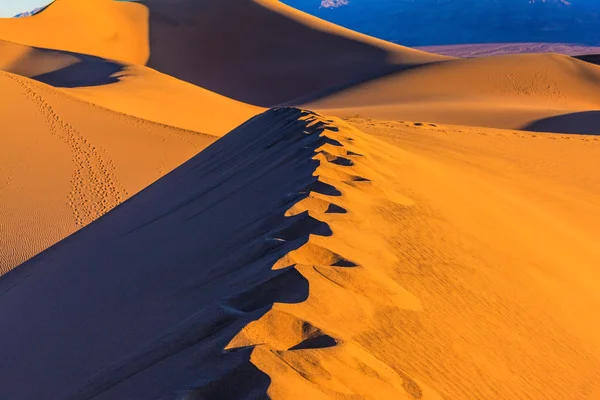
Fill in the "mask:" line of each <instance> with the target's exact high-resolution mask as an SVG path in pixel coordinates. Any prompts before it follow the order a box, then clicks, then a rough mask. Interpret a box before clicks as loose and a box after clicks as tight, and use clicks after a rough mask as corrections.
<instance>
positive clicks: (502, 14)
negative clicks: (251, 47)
mask: <svg viewBox="0 0 600 400" xmlns="http://www.w3.org/2000/svg"><path fill="white" fill-rule="evenodd" d="M284 2H285V3H286V4H289V5H291V6H293V7H295V8H298V9H300V10H302V11H306V12H308V13H310V14H313V15H316V16H318V17H320V18H323V19H326V20H328V21H331V22H334V23H336V24H339V25H342V26H345V27H348V28H350V29H353V30H357V31H359V32H363V33H366V34H368V35H372V36H376V37H379V38H382V39H385V40H389V41H392V42H396V43H401V44H404V45H407V46H427V45H441V44H468V43H519V42H548V43H556V42H562V43H578V44H587V45H599V44H600V0H568V1H567V0H323V1H321V0H284Z"/></svg>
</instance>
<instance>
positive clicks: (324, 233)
mask: <svg viewBox="0 0 600 400" xmlns="http://www.w3.org/2000/svg"><path fill="white" fill-rule="evenodd" d="M350 122H352V123H353V124H355V125H356V126H360V127H361V128H362V129H364V130H367V131H369V132H370V133H371V134H365V133H363V132H362V131H360V130H358V129H356V128H354V127H353V126H351V125H348V124H347V123H345V122H343V121H341V120H339V119H335V118H334V119H328V118H325V117H322V116H320V115H317V114H314V113H312V112H308V111H301V110H297V109H276V110H270V111H268V112H266V113H264V114H261V115H259V116H257V117H254V118H253V119H251V120H249V121H248V122H246V123H245V124H243V125H241V126H240V127H238V128H237V129H235V130H234V131H232V132H231V133H230V134H228V135H226V136H224V137H223V138H221V139H220V140H219V141H217V142H216V143H214V144H213V145H211V146H210V147H208V148H207V149H206V150H204V151H202V152H201V153H200V154H198V155H197V156H196V157H194V158H193V159H191V160H190V161H188V162H187V163H185V164H184V165H182V166H181V167H179V168H178V169H176V170H175V171H173V172H172V173H170V174H168V175H167V176H165V177H164V178H162V179H161V180H159V181H158V182H156V183H155V184H153V185H151V186H149V187H148V188H147V189H145V190H144V191H142V192H141V193H139V194H138V195H136V196H134V197H132V198H131V199H130V200H128V201H127V202H125V203H124V204H122V205H121V206H119V207H117V208H115V209H114V210H112V211H111V212H109V213H108V214H107V215H105V216H104V217H103V218H101V219H99V220H97V221H95V222H94V223H92V224H90V225H89V226H88V227H86V228H85V229H82V230H81V231H79V232H77V233H76V234H74V235H72V236H70V237H69V238H67V239H66V240H64V241H62V242H60V243H58V244H57V245H55V246H53V247H52V248H51V249H49V250H47V251H45V252H43V253H42V254H40V255H38V256H37V257H34V258H32V259H31V260H29V261H28V262H27V263H25V264H23V265H22V266H20V267H19V268H17V269H15V270H14V271H12V272H11V273H9V274H7V275H5V276H4V277H2V278H1V279H0V299H1V302H2V304H3V305H5V304H9V305H10V307H8V306H6V307H0V336H1V337H2V338H3V340H2V341H0V352H1V353H2V357H1V358H0V377H2V378H1V380H2V383H3V389H4V390H7V391H9V392H10V393H11V396H12V397H11V399H15V400H21V399H26V400H29V399H32V398H40V397H43V398H47V399H49V400H54V399H57V400H58V399H61V400H63V399H68V400H71V399H72V400H75V399H77V400H80V399H91V398H94V399H99V400H112V399H122V398H125V399H132V400H136V399H140V400H142V399H144V400H145V399H164V400H170V399H173V400H180V399H217V398H218V399H240V398H244V399H264V398H273V399H289V398H309V399H318V400H320V399H323V400H325V399H330V398H343V397H349V396H354V397H356V398H361V399H406V400H410V399H429V400H440V399H445V398H451V399H455V398H456V399H463V398H465V399H470V398H481V399H487V398H494V397H500V398H503V399H523V398H531V399H538V398H549V399H557V400H558V399H560V400H563V399H569V400H579V399H590V400H592V399H595V398H597V395H598V394H600V386H599V385H598V382H600V379H599V372H598V371H600V369H599V366H600V358H599V355H600V353H599V350H598V348H599V346H598V345H599V344H600V337H598V329H597V321H596V320H595V319H594V318H592V316H593V315H596V314H597V312H598V309H599V307H600V298H599V296H598V293H597V290H596V288H595V286H594V285H595V283H594V282H596V281H597V278H598V271H597V268H596V267H597V265H598V262H599V260H600V250H599V249H598V248H597V246H596V240H595V238H596V237H597V232H598V226H600V225H599V224H598V221H600V214H598V212H597V207H596V204H597V201H596V200H597V199H600V181H599V178H598V175H597V174H595V173H593V171H594V169H593V167H594V166H595V165H597V163H598V161H597V160H598V159H597V157H596V152H595V149H596V147H597V146H598V144H600V142H599V143H596V142H597V141H595V140H591V139H595V138H588V137H577V140H562V139H563V138H562V137H560V136H558V135H545V136H540V137H538V136H537V135H531V136H526V135H527V134H526V133H523V132H506V131H501V130H492V129H488V130H482V129H480V128H477V129H473V130H472V131H469V132H464V131H463V129H467V128H460V129H461V130H458V128H453V127H444V126H432V125H429V124H424V123H397V122H374V121H369V120H360V119H353V120H350ZM453 129H454V130H453ZM448 133H450V134H448ZM377 136H379V138H378V137H377ZM381 139H383V140H381ZM560 141H562V142H563V143H560ZM594 146H596V147H594ZM521 154H527V155H528V157H518V156H519V155H521ZM558 155H560V156H558ZM515 157H518V160H520V162H516V161H515ZM498 171H501V173H499V172H498ZM574 172H576V175H575V176H577V177H578V179H574V178H573V173H574ZM497 210H502V212H501V213H499V212H498V211H497ZM578 213H583V214H578ZM564 265H569V266H571V268H569V269H565V268H564ZM57 294H59V295H57ZM540 359H543V360H544V362H543V363H540V362H539V360H540ZM30 381H35V382H38V383H39V385H27V382H30Z"/></svg>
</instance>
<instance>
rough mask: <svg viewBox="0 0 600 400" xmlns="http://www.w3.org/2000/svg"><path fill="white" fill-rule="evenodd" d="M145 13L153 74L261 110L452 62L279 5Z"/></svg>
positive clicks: (192, 4) (198, 6)
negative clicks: (435, 63) (391, 74)
mask: <svg viewBox="0 0 600 400" xmlns="http://www.w3.org/2000/svg"><path fill="white" fill-rule="evenodd" d="M145 5H146V6H147V7H148V10H149V13H150V49H151V51H150V59H149V62H148V65H149V66H151V67H153V68H156V69H157V70H159V71H162V72H165V73H167V74H170V75H172V76H175V77H177V78H179V79H183V80H185V81H188V82H191V83H194V84H196V85H199V86H201V87H204V88H206V89H208V90H211V91H213V92H217V93H220V94H223V95H225V96H227V97H231V98H234V99H237V100H240V101H243V102H245V103H251V104H255V105H260V106H273V105H276V104H279V103H282V102H287V101H292V100H294V99H297V98H301V97H304V96H306V95H309V94H312V93H315V92H321V91H323V90H327V89H329V88H331V87H335V86H338V85H348V84H353V83H355V82H359V81H363V80H365V79H369V78H372V77H374V76H379V75H381V74H384V73H388V72H391V71H396V70H399V69H403V68H406V67H409V66H412V65H420V64H423V63H429V62H433V61H439V60H444V59H448V57H443V56H437V55H433V54H428V53H424V52H420V51H417V50H412V49H409V48H406V47H402V46H398V45H395V44H392V43H389V42H384V41H382V40H378V39H375V38H372V37H368V36H365V35H361V34H359V33H356V32H353V31H350V30H347V29H344V28H342V27H339V26H337V25H333V24H330V23H328V22H325V21H323V20H320V19H317V18H315V17H312V16H309V15H308V14H304V13H302V12H300V11H297V10H295V9H293V8H291V7H288V6H286V5H284V4H282V3H280V2H279V1H275V0H223V1H197V0H183V1H177V2H169V1H157V0H151V1H147V2H145ZM216 38H218V39H216Z"/></svg>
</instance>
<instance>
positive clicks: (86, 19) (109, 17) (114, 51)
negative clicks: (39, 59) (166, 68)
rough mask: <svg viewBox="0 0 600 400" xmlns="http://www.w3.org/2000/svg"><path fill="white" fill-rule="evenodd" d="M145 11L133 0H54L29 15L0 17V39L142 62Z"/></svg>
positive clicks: (145, 53) (144, 57)
mask: <svg viewBox="0 0 600 400" xmlns="http://www.w3.org/2000/svg"><path fill="white" fill-rule="evenodd" d="M147 19H148V13H147V10H146V8H145V7H144V6H143V5H141V4H139V3H136V2H117V1H112V0H89V1H85V2H81V1H76V0H56V1H54V2H53V3H51V4H50V5H49V6H48V7H47V8H46V9H44V10H43V11H42V12H40V13H38V14H36V15H34V16H33V17H30V18H13V19H1V20H0V39H2V40H7V41H11V42H16V43H20V44H25V45H28V46H35V47H41V48H49V49H56V50H63V51H70V52H76V53H82V54H91V55H94V56H98V57H102V58H107V59H112V60H119V61H124V62H130V63H136V64H144V63H145V62H146V60H147V59H148V51H149V50H148V23H147Z"/></svg>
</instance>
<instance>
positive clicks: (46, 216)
mask: <svg viewBox="0 0 600 400" xmlns="http://www.w3.org/2000/svg"><path fill="white" fill-rule="evenodd" d="M67 60H68V59H67ZM33 64H35V63H33ZM33 64H31V65H33ZM37 65H38V66H41V67H43V65H41V64H37ZM0 86H1V87H2V93H3V96H2V101H1V109H2V112H1V115H0V121H1V123H2V126H4V127H5V128H3V131H2V135H0V153H1V156H0V159H1V160H2V162H1V163H0V193H1V195H0V209H1V210H2V213H1V214H2V217H1V218H0V237H2V245H1V246H0V273H3V272H6V271H7V270H9V269H11V268H13V267H14V266H16V265H18V264H20V263H21V262H23V261H25V260H27V259H28V258H30V257H31V256H33V255H35V254H36V253H38V252H40V251H41V250H43V249H45V248H46V247H48V246H50V245H52V244H54V243H56V242H57V241H58V240H61V239H63V238H64V237H66V236H68V235H69V234H71V233H72V232H74V231H75V230H77V229H78V228H80V227H82V226H84V225H86V224H88V223H89V222H91V221H92V220H94V219H96V218H97V217H99V216H101V215H102V214H104V213H105V212H106V211H108V210H109V209H111V208H113V207H114V206H116V205H118V204H119V203H121V202H122V201H124V200H125V199H126V198H128V197H129V196H131V195H133V194H135V193H136V192H137V191H139V190H141V189H142V188H144V187H145V186H147V185H148V184H150V183H152V182H153V181H155V180H156V179H158V178H159V177H160V176H162V175H164V174H166V173H167V172H169V171H170V170H172V169H173V168H174V167H176V166H177V165H179V164H181V163H182V162H184V161H186V160H187V159H188V158H189V157H191V156H192V155H193V154H195V153H196V152H197V151H199V150H200V149H202V148H204V147H205V146H207V145H208V144H209V143H211V142H212V141H214V139H215V138H214V137H213V136H208V135H203V134H197V133H194V132H189V131H183V130H180V129H175V128H170V127H167V126H164V125H158V124H153V123H150V122H147V121H144V120H140V119H137V118H133V117H129V116H125V115H123V114H117V113H114V112H110V111H108V110H105V109H102V108H99V107H96V106H93V105H90V104H87V103H84V102H81V101H78V100H76V99H74V98H71V97H69V96H66V95H65V94H63V93H61V92H60V91H57V90H55V89H53V88H52V87H50V86H47V85H44V84H42V83H39V82H35V81H32V80H29V79H26V78H22V77H20V76H17V75H13V74H10V73H6V72H0Z"/></svg>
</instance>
